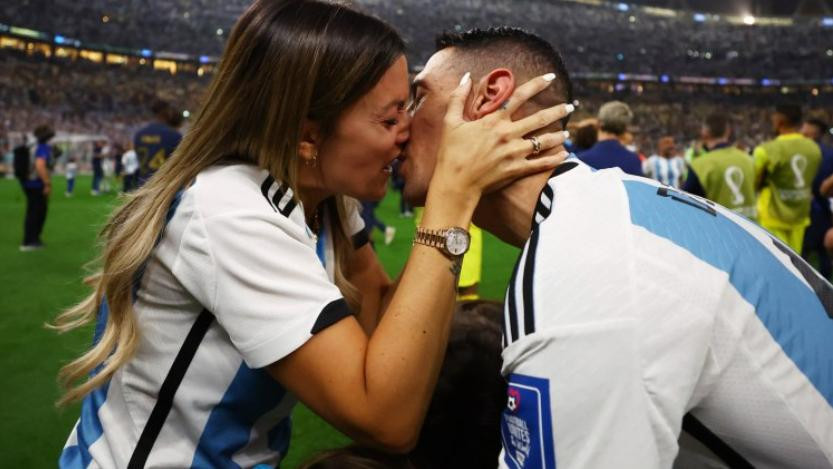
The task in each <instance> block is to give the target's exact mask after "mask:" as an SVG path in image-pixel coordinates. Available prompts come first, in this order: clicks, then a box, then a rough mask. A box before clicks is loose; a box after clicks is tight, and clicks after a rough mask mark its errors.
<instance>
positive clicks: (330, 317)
mask: <svg viewBox="0 0 833 469" xmlns="http://www.w3.org/2000/svg"><path fill="white" fill-rule="evenodd" d="M352 315H353V311H351V310H350V306H349V305H348V304H347V301H345V300H344V298H339V299H337V300H334V301H331V302H330V303H329V304H328V305H327V306H325V307H324V309H322V310H321V313H320V314H319V315H318V319H316V320H315V324H314V325H313V326H312V330H311V331H309V333H310V334H313V335H315V334H318V333H319V332H321V331H323V330H324V329H326V328H328V327H330V326H332V325H333V324H335V323H337V322H339V321H341V320H342V319H344V318H346V317H347V316H352Z"/></svg>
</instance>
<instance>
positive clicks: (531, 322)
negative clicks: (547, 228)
mask: <svg viewBox="0 0 833 469" xmlns="http://www.w3.org/2000/svg"><path fill="white" fill-rule="evenodd" d="M538 233H539V232H538V229H537V228H536V229H534V230H532V236H530V237H529V245H528V247H527V251H526V263H525V265H524V283H523V299H524V335H529V334H532V333H533V332H535V302H534V298H533V294H534V292H533V281H534V280H535V278H534V274H535V254H536V253H537V252H538V237H539V234H538Z"/></svg>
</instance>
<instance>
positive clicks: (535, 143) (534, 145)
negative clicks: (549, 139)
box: [526, 135, 541, 156]
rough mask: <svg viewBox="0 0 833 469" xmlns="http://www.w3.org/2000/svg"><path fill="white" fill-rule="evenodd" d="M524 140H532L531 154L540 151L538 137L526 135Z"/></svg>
mask: <svg viewBox="0 0 833 469" xmlns="http://www.w3.org/2000/svg"><path fill="white" fill-rule="evenodd" d="M526 140H529V141H530V142H532V156H537V155H538V154H539V153H541V141H540V140H538V137H536V136H534V135H533V136H532V137H527V138H526Z"/></svg>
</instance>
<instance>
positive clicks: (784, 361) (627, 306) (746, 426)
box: [500, 161, 833, 469]
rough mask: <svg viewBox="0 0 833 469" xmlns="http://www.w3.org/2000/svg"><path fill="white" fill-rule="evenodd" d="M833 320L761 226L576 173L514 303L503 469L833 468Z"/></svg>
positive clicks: (672, 196)
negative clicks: (581, 468)
mask: <svg viewBox="0 0 833 469" xmlns="http://www.w3.org/2000/svg"><path fill="white" fill-rule="evenodd" d="M831 311H833V288H832V287H831V285H830V284H829V283H828V282H827V281H826V280H824V279H823V278H821V277H820V276H819V275H818V274H817V273H816V272H815V271H814V270H813V269H812V268H810V267H809V266H808V265H807V264H806V263H805V262H804V261H803V260H802V259H801V258H800V257H799V256H797V255H796V254H795V253H794V252H792V251H790V250H789V249H788V248H787V247H786V246H784V244H783V243H782V242H780V241H778V240H777V239H775V238H774V237H773V236H771V235H770V234H768V233H767V232H766V231H764V230H763V229H761V228H760V227H758V226H757V225H755V224H754V223H752V222H750V221H748V220H746V219H745V218H742V217H740V216H738V215H736V214H734V213H732V212H730V211H729V210H727V209H725V208H723V207H721V206H719V205H716V204H714V203H712V202H709V201H707V200H705V199H701V198H698V197H695V196H691V195H689V194H687V193H685V192H682V191H679V190H676V189H674V188H671V187H667V186H664V185H661V184H659V183H657V182H655V181H652V180H649V179H645V178H639V177H633V176H629V175H625V174H624V173H622V172H621V171H620V170H618V169H610V170H603V171H593V170H592V169H590V168H589V167H587V166H586V165H584V164H583V163H577V162H574V161H570V162H567V163H565V164H563V165H561V166H560V167H559V168H557V169H556V171H555V173H554V176H553V177H552V178H551V179H550V180H549V182H548V183H547V185H546V186H545V187H544V189H543V190H542V193H541V196H540V199H539V202H538V205H537V207H536V210H535V218H534V221H533V229H532V232H531V236H530V238H529V240H528V241H527V243H526V245H525V247H524V249H523V251H522V252H521V255H520V257H519V259H518V262H517V265H516V267H515V271H514V273H513V277H512V280H511V282H510V285H509V287H508V289H507V297H506V302H505V324H504V328H505V338H504V341H505V349H504V352H503V360H504V363H503V374H504V375H505V376H506V379H507V381H508V383H509V387H508V396H507V406H506V408H505V409H504V413H503V422H502V426H501V427H502V428H501V433H502V439H503V451H502V452H501V455H500V467H501V468H513V469H516V468H554V467H620V468H640V469H641V468H671V467H675V468H694V467H733V468H734V467H758V468H810V467H812V468H830V467H833V316H831Z"/></svg>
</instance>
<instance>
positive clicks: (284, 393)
mask: <svg viewBox="0 0 833 469" xmlns="http://www.w3.org/2000/svg"><path fill="white" fill-rule="evenodd" d="M403 51H404V45H403V42H402V40H401V39H400V37H399V36H398V35H397V34H396V32H395V31H393V30H392V29H391V28H390V27H389V26H387V25H385V24H384V23H382V22H380V21H378V20H376V19H374V18H371V17H369V16H366V15H363V14H361V13H357V12H355V11H353V10H350V9H348V8H346V7H344V6H342V5H337V4H331V3H323V2H318V1H311V0H281V1H278V0H261V1H257V2H255V3H254V4H253V5H252V6H251V7H250V8H249V9H248V10H247V11H246V12H245V13H244V14H243V16H242V17H241V18H240V19H239V21H238V23H237V24H236V26H235V27H234V30H233V31H232V34H231V36H230V37H229V40H228V44H227V45H226V50H225V52H224V55H223V58H222V60H221V62H220V64H219V66H218V68H217V71H216V74H215V77H214V80H213V82H212V84H211V86H210V88H209V90H208V92H207V96H206V99H205V102H204V103H203V108H202V110H201V112H200V113H199V115H198V116H197V118H196V120H195V122H194V124H193V126H192V128H191V130H190V131H189V133H188V134H187V135H186V136H185V137H184V139H183V141H182V143H181V144H180V145H179V147H178V148H177V150H176V152H175V153H174V154H173V156H172V158H171V159H170V160H168V162H166V163H165V164H164V165H163V166H162V167H161V169H160V170H159V171H158V172H157V173H156V174H155V175H154V176H153V178H151V179H150V180H149V181H148V183H147V184H146V185H144V186H143V187H142V188H141V189H139V190H138V191H136V192H135V193H134V194H132V195H130V196H129V197H128V199H127V201H126V202H125V204H124V205H122V206H121V207H120V208H118V209H117V210H116V211H115V213H114V214H113V216H112V217H111V219H110V221H109V223H108V224H107V226H106V227H105V229H104V231H103V237H104V240H105V247H104V252H103V255H102V260H101V264H102V269H101V272H100V273H99V274H98V275H96V276H94V277H93V278H92V279H90V284H91V285H92V286H93V288H94V292H93V293H92V294H91V295H90V296H89V297H88V298H87V299H86V300H84V301H83V302H82V303H80V304H79V305H78V306H76V307H74V308H72V309H70V310H69V311H67V312H66V313H64V314H63V315H62V316H61V317H59V319H58V321H57V327H58V328H60V329H61V330H69V329H72V328H75V327H78V326H81V325H83V324H86V323H88V322H92V321H93V320H96V322H97V328H96V335H95V339H94V341H95V342H94V343H95V345H94V346H93V348H92V349H91V350H90V351H88V352H87V353H85V354H84V355H82V356H81V357H80V358H78V359H77V360H75V361H73V362H71V363H70V364H68V365H67V366H66V367H64V369H63V370H62V371H61V379H62V380H63V382H64V384H65V385H66V386H67V387H68V388H69V390H68V392H67V393H66V395H65V396H64V397H63V399H62V402H69V401H74V400H79V399H83V402H82V409H81V416H80V418H79V421H78V423H77V424H76V426H75V428H74V429H73V430H72V432H71V434H70V436H69V439H68V441H67V444H66V446H65V448H64V450H63V453H62V455H61V459H60V466H61V467H118V468H123V467H159V466H165V467H252V466H257V465H260V464H267V465H270V466H275V465H277V464H278V463H279V462H280V460H281V458H282V457H283V456H284V455H285V454H286V452H287V449H288V442H289V433H290V422H289V415H290V412H291V409H292V407H293V405H294V403H295V400H296V398H297V399H298V400H300V401H302V402H303V403H305V404H306V405H307V406H309V407H310V408H311V409H312V410H313V411H315V412H316V413H317V414H319V415H320V416H322V417H323V418H324V419H325V420H327V421H328V422H330V423H331V424H333V425H334V426H335V427H336V428H338V429H340V430H341V431H343V432H344V433H346V434H347V435H349V436H350V437H352V438H354V439H356V440H358V441H360V442H364V443H369V444H373V445H376V446H381V447H385V448H387V449H390V450H399V451H403V450H406V449H408V448H409V447H410V446H412V445H413V443H414V442H415V440H416V437H417V435H418V432H419V427H420V425H421V421H422V419H423V416H424V414H425V411H426V408H427V406H428V403H429V399H430V397H431V394H432V389H433V387H434V384H435V381H436V378H437V374H438V372H439V369H440V366H441V362H442V357H443V354H444V350H445V343H446V340H447V336H448V330H449V324H450V322H451V313H452V308H453V305H454V297H455V285H456V272H458V271H459V260H460V259H459V258H460V256H459V255H458V256H454V255H448V253H447V252H441V249H439V248H437V247H433V246H428V245H421V244H420V245H416V246H415V247H414V248H413V249H412V251H411V256H410V258H409V260H408V263H407V265H406V267H405V269H404V271H403V273H402V275H401V277H400V278H399V280H398V281H397V282H396V283H395V284H394V286H391V285H390V282H389V281H388V279H387V277H386V276H385V274H384V272H383V271H382V269H381V267H380V265H379V262H378V260H377V259H376V257H375V255H374V254H373V252H372V250H371V249H370V248H369V246H367V245H362V243H361V240H360V239H352V240H351V236H353V235H356V234H357V233H358V232H360V231H361V223H360V222H359V221H358V220H359V218H358V213H357V212H356V209H355V206H354V204H351V203H349V202H348V200H347V199H346V198H345V197H352V198H358V199H369V200H378V199H380V198H381V197H382V196H383V195H384V193H385V188H386V183H387V180H388V177H389V174H390V163H391V162H392V161H393V160H394V159H395V158H396V157H397V156H399V155H400V154H401V153H402V150H403V147H404V144H405V143H406V141H407V139H408V127H409V114H408V109H406V102H407V101H408V94H409V93H408V71H407V64H406V61H405V57H404V54H403ZM467 77H468V76H466V77H464V79H463V80H461V84H460V86H459V87H458V89H457V90H456V91H455V98H454V99H453V100H452V104H451V105H450V106H449V110H448V116H447V118H446V120H445V122H444V125H445V131H444V136H443V141H442V145H441V146H442V150H441V151H440V156H439V157H438V161H439V162H438V166H437V170H436V174H435V175H434V178H433V180H432V184H431V189H430V192H429V195H428V199H427V204H426V209H425V213H424V217H423V221H422V224H423V227H424V228H427V229H435V230H444V229H447V228H450V227H465V226H469V223H470V221H471V215H472V212H473V210H474V207H475V205H476V204H477V202H478V199H479V197H480V195H481V194H482V193H483V191H484V190H487V189H489V188H492V187H495V186H497V185H499V184H500V183H501V182H502V181H506V180H510V179H513V178H517V177H518V176H519V175H521V174H526V173H531V172H537V171H541V170H546V169H548V168H552V167H554V166H555V165H556V163H558V162H559V161H560V160H561V159H563V157H564V156H565V155H559V156H558V157H552V158H540V159H526V158H525V156H527V155H528V154H530V153H535V152H537V151H540V150H541V149H542V148H544V149H546V148H551V147H553V146H555V145H557V144H560V143H561V140H563V137H562V136H561V134H560V133H556V134H547V135H544V136H540V137H539V138H538V139H532V140H531V141H530V140H524V139H523V136H524V135H526V134H528V133H529V132H531V131H532V130H534V129H537V128H540V127H544V126H546V125H548V124H549V123H550V122H554V121H555V120H558V119H561V118H563V117H564V115H565V113H566V110H565V107H564V106H560V107H557V108H552V109H548V110H545V111H541V113H539V114H537V115H535V116H532V117H531V118H527V119H524V120H521V121H518V122H512V121H511V119H510V115H511V114H512V113H513V112H514V111H515V110H517V109H518V107H519V106H520V105H521V104H523V102H525V101H526V100H527V99H529V98H530V97H531V96H532V95H534V94H535V93H537V92H538V91H540V90H542V89H544V88H546V86H548V84H549V81H551V80H552V76H550V75H545V76H544V77H540V78H537V79H534V80H532V81H530V82H529V83H527V84H525V85H524V86H522V87H520V88H519V89H518V90H517V91H516V93H515V95H514V96H513V97H512V98H510V100H509V101H508V102H507V103H506V105H505V106H504V110H503V111H501V112H498V113H496V114H495V116H494V117H493V118H489V119H481V120H479V121H476V122H466V121H465V120H464V119H463V117H462V109H463V106H464V101H465V99H466V96H467V95H468V92H469V90H470V89H471V80H470V79H468V78H467ZM533 150H534V151H533ZM357 241H358V242H357ZM354 242H356V245H357V246H359V247H358V248H354V247H353V243H354ZM458 254H459V253H458ZM353 312H355V314H354V313H353Z"/></svg>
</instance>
